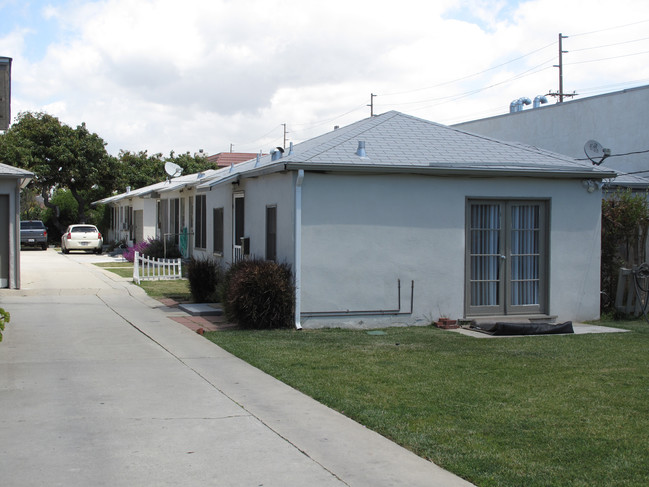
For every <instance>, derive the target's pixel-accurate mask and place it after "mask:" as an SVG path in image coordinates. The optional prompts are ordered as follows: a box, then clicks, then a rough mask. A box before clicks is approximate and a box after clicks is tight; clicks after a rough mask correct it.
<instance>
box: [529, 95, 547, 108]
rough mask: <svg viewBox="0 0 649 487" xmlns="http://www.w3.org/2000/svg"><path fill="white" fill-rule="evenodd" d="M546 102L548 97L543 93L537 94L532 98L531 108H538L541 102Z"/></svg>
mask: <svg viewBox="0 0 649 487" xmlns="http://www.w3.org/2000/svg"><path fill="white" fill-rule="evenodd" d="M547 102H548V99H547V98H546V97H545V96H543V95H537V96H536V97H535V98H534V105H532V107H533V108H538V107H540V106H541V104H546V103H547Z"/></svg>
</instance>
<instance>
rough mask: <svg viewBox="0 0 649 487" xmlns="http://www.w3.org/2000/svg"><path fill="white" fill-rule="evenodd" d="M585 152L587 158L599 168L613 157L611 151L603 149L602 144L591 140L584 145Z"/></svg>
mask: <svg viewBox="0 0 649 487" xmlns="http://www.w3.org/2000/svg"><path fill="white" fill-rule="evenodd" d="M584 152H585V153H586V157H588V159H590V162H592V163H593V164H595V165H596V166H599V165H600V164H601V163H602V162H604V159H606V158H607V157H608V156H610V155H611V149H605V148H604V147H602V144H600V143H599V142H597V141H596V140H592V139H591V140H589V141H587V142H586V143H585V144H584Z"/></svg>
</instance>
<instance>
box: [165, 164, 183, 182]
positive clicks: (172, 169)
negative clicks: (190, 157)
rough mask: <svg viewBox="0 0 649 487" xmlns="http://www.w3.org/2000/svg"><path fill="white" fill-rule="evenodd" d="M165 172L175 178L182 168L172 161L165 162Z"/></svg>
mask: <svg viewBox="0 0 649 487" xmlns="http://www.w3.org/2000/svg"><path fill="white" fill-rule="evenodd" d="M165 172H166V173H167V174H168V175H169V176H170V177H172V178H175V177H178V176H180V175H181V174H182V173H183V168H182V167H180V166H179V165H178V164H175V163H173V162H165Z"/></svg>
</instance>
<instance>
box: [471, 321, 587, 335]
mask: <svg viewBox="0 0 649 487" xmlns="http://www.w3.org/2000/svg"><path fill="white" fill-rule="evenodd" d="M471 328H473V329H475V330H477V331H481V332H483V333H488V334H489V335H496V336H502V335H556V334H563V333H574V330H573V329H572V321H566V322H565V323H507V322H498V323H480V324H474V325H472V326H471Z"/></svg>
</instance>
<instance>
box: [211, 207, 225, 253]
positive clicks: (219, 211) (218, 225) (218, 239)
mask: <svg viewBox="0 0 649 487" xmlns="http://www.w3.org/2000/svg"><path fill="white" fill-rule="evenodd" d="M212 229H213V231H214V253H215V254H219V255H223V208H214V210H213V211H212Z"/></svg>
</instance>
